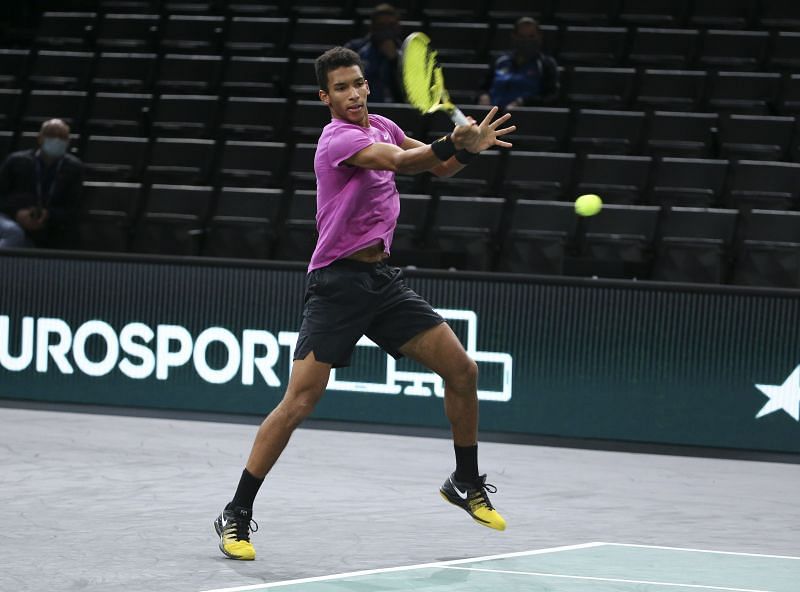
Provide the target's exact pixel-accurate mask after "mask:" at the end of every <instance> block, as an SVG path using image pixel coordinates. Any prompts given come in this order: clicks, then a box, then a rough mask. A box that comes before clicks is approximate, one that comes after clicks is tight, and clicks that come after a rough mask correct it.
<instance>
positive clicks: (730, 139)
mask: <svg viewBox="0 0 800 592" xmlns="http://www.w3.org/2000/svg"><path fill="white" fill-rule="evenodd" d="M794 132H795V118H794V117H785V116H784V117H774V116H765V115H735V114H727V115H724V116H723V117H722V118H721V120H720V127H719V155H720V157H722V158H729V159H750V160H786V159H787V158H788V157H789V146H790V144H791V141H792V136H793V135H794Z"/></svg>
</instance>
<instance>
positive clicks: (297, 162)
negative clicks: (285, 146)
mask: <svg viewBox="0 0 800 592" xmlns="http://www.w3.org/2000/svg"><path fill="white" fill-rule="evenodd" d="M316 151H317V145H316V144H310V143H307V142H300V143H298V144H295V145H294V148H293V149H292V159H291V162H290V164H289V167H288V169H287V170H288V173H289V180H290V181H291V184H292V186H293V187H295V188H297V189H308V190H311V189H314V190H316V187H317V179H316V177H315V176H314V155H315V154H316Z"/></svg>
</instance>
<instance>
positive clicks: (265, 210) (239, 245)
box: [202, 187, 283, 259]
mask: <svg viewBox="0 0 800 592" xmlns="http://www.w3.org/2000/svg"><path fill="white" fill-rule="evenodd" d="M282 202H283V190H282V189H262V188H253V187H222V188H221V189H220V192H219V199H218V200H217V206H216V210H215V211H214V215H213V216H212V217H211V220H210V221H209V223H208V228H207V231H206V234H205V237H204V240H203V247H202V254H203V255H206V256H210V257H234V258H241V259H268V258H269V257H270V256H271V255H272V247H273V243H274V241H275V237H276V236H277V224H278V215H279V213H280V210H281V204H282Z"/></svg>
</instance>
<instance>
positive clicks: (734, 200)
mask: <svg viewBox="0 0 800 592" xmlns="http://www.w3.org/2000/svg"><path fill="white" fill-rule="evenodd" d="M731 169H732V171H731V175H730V178H729V179H728V187H727V192H726V193H727V195H726V196H725V204H726V206H728V207H732V208H739V209H742V210H744V209H750V208H758V209H763V210H790V209H795V208H796V206H797V197H798V192H800V164H796V163H790V162H764V161H758V160H739V161H736V162H734V163H733V164H732V166H731Z"/></svg>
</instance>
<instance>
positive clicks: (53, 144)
mask: <svg viewBox="0 0 800 592" xmlns="http://www.w3.org/2000/svg"><path fill="white" fill-rule="evenodd" d="M67 143H68V142H67V141H66V140H62V139H61V138H45V139H44V140H43V141H42V152H44V153H45V154H46V155H47V156H49V157H50V158H61V157H62V156H64V154H65V153H66V151H67Z"/></svg>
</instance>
